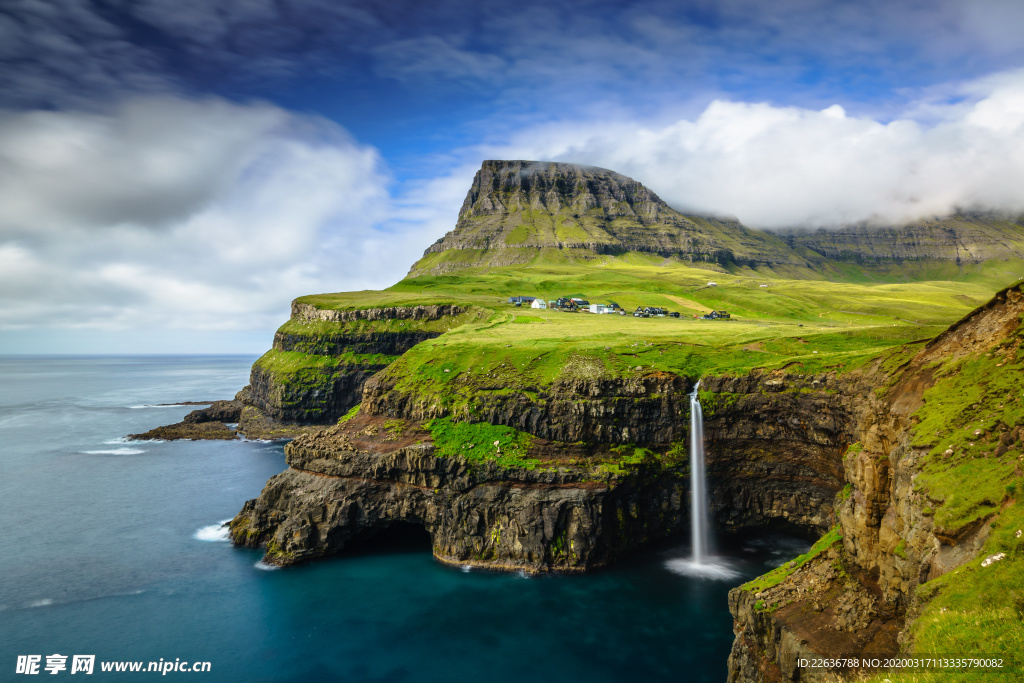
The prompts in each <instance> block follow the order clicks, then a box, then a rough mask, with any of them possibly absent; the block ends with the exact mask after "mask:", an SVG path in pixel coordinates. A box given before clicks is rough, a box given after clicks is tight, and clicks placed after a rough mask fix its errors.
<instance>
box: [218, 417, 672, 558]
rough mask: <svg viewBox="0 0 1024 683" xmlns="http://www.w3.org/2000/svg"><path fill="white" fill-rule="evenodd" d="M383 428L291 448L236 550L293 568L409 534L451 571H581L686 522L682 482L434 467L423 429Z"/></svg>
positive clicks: (446, 461)
mask: <svg viewBox="0 0 1024 683" xmlns="http://www.w3.org/2000/svg"><path fill="white" fill-rule="evenodd" d="M384 422H385V421H383V420H381V419H379V418H372V417H359V418H356V419H354V420H352V421H350V422H349V423H346V424H344V425H338V426H335V427H331V428H328V429H326V430H323V431H320V432H317V433H315V434H309V435H305V436H302V437H300V438H298V439H296V440H295V441H293V442H292V443H290V444H289V445H288V446H287V448H286V454H287V460H288V464H289V465H290V468H289V469H288V470H286V471H285V472H283V473H281V474H279V475H277V476H275V477H273V478H272V479H271V480H270V481H269V482H267V486H266V487H265V488H264V490H263V493H262V494H261V495H260V497H259V498H258V499H255V500H251V501H249V502H247V503H246V504H245V507H243V509H242V511H241V512H240V513H239V514H238V516H237V517H235V519H234V520H233V521H232V522H231V534H232V538H233V539H234V541H235V542H236V543H238V544H241V545H246V546H250V547H265V548H266V558H265V559H266V561H268V562H272V563H275V564H280V565H289V564H295V563H298V562H303V561H308V560H311V559H315V558H319V557H324V556H327V555H332V554H336V553H338V552H340V551H342V550H343V549H344V548H346V546H348V545H350V544H351V543H353V542H357V541H359V540H360V539H363V538H366V537H369V536H372V535H373V534H375V533H377V532H379V531H381V530H383V529H386V528H388V527H389V526H391V525H393V524H395V523H411V524H416V525H419V526H422V527H423V528H424V529H425V530H426V531H427V532H428V533H429V534H430V537H431V542H432V545H433V551H434V556H435V557H436V558H437V559H438V560H440V561H442V562H445V563H448V564H456V565H462V566H467V565H468V566H480V567H485V568H489V569H501V570H522V571H527V572H539V571H559V572H578V571H584V570H587V569H592V568H594V567H599V566H602V565H604V564H607V563H608V562H611V561H613V560H614V559H617V558H618V557H621V556H622V555H624V554H625V553H627V552H629V551H630V550H633V549H635V548H637V547H639V546H640V545H642V544H643V543H645V542H646V541H647V540H648V539H649V538H652V537H660V536H664V535H667V534H670V533H672V532H677V531H679V530H680V529H681V528H682V525H683V524H684V523H685V516H684V515H685V513H684V509H685V506H683V505H680V501H681V499H682V497H683V491H682V488H681V484H680V482H679V481H678V480H677V479H675V478H672V477H655V478H652V479H644V478H642V477H638V476H633V475H626V476H623V477H606V476H601V475H599V474H598V473H595V472H592V471H584V470H580V469H575V468H544V469H536V470H529V469H507V468H503V467H500V466H498V465H497V464H495V463H493V462H491V463H470V462H468V461H466V460H465V459H464V458H461V457H455V458H446V457H437V456H435V455H434V448H433V446H432V445H431V444H430V443H429V442H425V440H426V438H427V435H426V434H425V433H424V432H422V431H420V430H418V429H416V428H411V429H406V430H403V433H402V436H401V437H400V438H397V439H395V440H393V441H387V440H382V439H381V438H379V436H378V434H379V432H380V430H381V429H382V428H383V424H384Z"/></svg>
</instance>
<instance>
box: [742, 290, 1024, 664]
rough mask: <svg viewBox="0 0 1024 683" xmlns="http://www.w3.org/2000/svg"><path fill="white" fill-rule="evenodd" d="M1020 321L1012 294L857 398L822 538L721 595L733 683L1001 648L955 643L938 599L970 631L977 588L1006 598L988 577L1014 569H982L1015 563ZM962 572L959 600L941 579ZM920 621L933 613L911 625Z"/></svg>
mask: <svg viewBox="0 0 1024 683" xmlns="http://www.w3.org/2000/svg"><path fill="white" fill-rule="evenodd" d="M1022 316H1024V294H1022V292H1021V287H1020V285H1017V286H1015V287H1011V288H1009V289H1007V290H1004V291H1002V292H1000V293H999V294H998V295H997V296H996V297H995V298H994V299H993V300H992V301H991V302H989V303H988V304H987V305H985V306H983V307H981V308H980V309H978V310H976V311H974V312H973V313H972V314H970V315H969V316H967V317H966V318H964V319H963V320H961V321H960V322H958V323H956V324H954V325H953V326H951V327H950V328H949V330H947V331H946V332H945V333H943V334H941V335H940V336H938V337H937V338H935V339H934V340H932V341H931V342H929V343H928V344H927V345H925V346H924V348H922V349H921V350H920V351H919V352H918V353H916V355H914V356H913V357H912V358H910V359H909V360H908V361H907V362H906V363H905V364H904V365H903V366H902V367H900V368H899V369H898V370H897V371H896V372H895V373H893V374H889V373H885V374H883V375H878V376H876V384H877V385H878V387H879V388H878V389H876V391H872V392H869V393H865V394H864V395H863V396H862V399H861V400H860V401H859V402H858V405H859V410H858V411H857V412H856V413H855V414H854V416H853V417H854V425H855V426H854V428H853V430H852V433H851V437H852V438H853V439H855V441H854V442H853V444H852V446H851V447H850V448H849V450H848V451H847V453H846V454H845V455H844V457H843V459H842V466H843V470H844V479H845V481H846V486H845V488H844V490H843V491H842V492H841V494H840V495H839V496H838V497H837V500H836V519H837V521H838V525H837V527H836V530H835V536H834V537H833V538H832V540H831V542H830V543H829V544H827V545H825V546H823V547H822V548H820V549H819V551H818V554H816V555H815V556H814V557H807V558H801V561H800V562H794V563H790V564H791V565H793V566H786V567H783V568H782V569H781V570H777V572H775V573H774V576H773V575H772V574H770V575H768V576H767V577H762V579H759V580H755V581H754V582H751V583H749V584H746V585H745V586H743V587H741V588H737V589H734V590H733V591H732V592H731V593H730V610H731V611H732V613H733V616H734V618H735V631H736V635H737V637H736V641H735V644H734V647H733V652H732V656H731V657H730V664H729V667H730V680H731V681H752V680H758V681H760V680H766V681H773V680H780V681H782V680H786V681H788V680H800V681H805V680H825V677H826V676H827V675H833V674H836V673H842V671H838V672H837V671H831V672H830V671H828V670H824V669H822V670H807V669H800V668H799V667H797V665H796V662H797V659H798V658H799V657H801V656H826V657H829V656H839V655H843V656H864V655H869V654H879V655H884V654H894V653H896V652H914V651H915V648H918V650H917V651H923V652H924V653H931V654H935V653H940V652H946V651H959V650H954V649H949V650H946V649H932V650H929V649H926V648H929V647H930V648H940V647H941V648H963V647H967V650H968V651H967V652H966V654H970V653H973V652H977V653H981V652H989V651H990V650H989V649H984V648H985V647H986V644H987V645H988V647H989V648H993V649H992V652H1000V651H1003V650H1002V649H1001V647H1000V646H998V645H993V644H992V643H998V642H999V641H998V637H997V636H998V633H999V630H1000V629H999V627H997V626H995V625H993V624H990V625H989V626H988V627H987V631H986V632H985V636H984V637H985V638H986V639H988V640H987V642H986V643H984V644H983V643H982V642H980V641H979V642H974V643H973V644H972V643H966V644H965V643H960V642H958V637H959V636H960V635H961V634H960V632H959V631H958V630H957V629H958V628H960V627H959V626H957V625H954V624H956V623H957V621H956V618H955V617H954V616H953V615H950V616H949V617H945V616H944V615H945V614H948V612H949V608H948V607H947V606H944V605H943V604H942V598H943V596H944V595H948V596H956V599H958V600H959V601H960V602H958V603H956V604H958V605H961V606H962V607H963V611H962V612H961V613H960V614H959V615H958V617H959V619H960V620H961V621H962V622H968V621H970V622H973V623H975V624H977V623H980V621H979V619H982V618H984V619H991V617H990V616H988V615H987V614H986V616H984V617H982V616H980V615H981V614H983V613H984V612H985V610H988V609H991V608H989V607H987V605H986V603H987V602H988V601H989V600H991V599H993V598H994V599H995V600H997V601H998V600H1000V598H999V597H998V595H993V596H991V597H989V596H986V595H985V591H994V592H995V593H996V594H998V593H1000V592H1003V591H1005V589H1004V588H1000V587H999V583H998V582H999V581H1000V580H1005V581H1006V588H1009V586H1011V585H1013V583H1015V581H1016V580H1017V579H1016V578H1013V579H1000V577H999V572H1000V571H1008V572H1012V571H1014V570H1013V569H1012V565H1006V566H1000V567H997V568H992V563H993V562H996V561H999V560H1002V559H1003V558H1005V557H1007V554H1008V553H1014V554H1015V553H1017V552H1019V548H1018V546H1019V540H1018V539H1020V538H1021V532H1020V531H1019V527H1016V525H1017V524H1019V521H1015V520H1016V518H1018V517H1019V514H1018V513H1016V511H1015V507H1014V502H1015V500H1014V493H1015V490H1016V483H1015V482H1016V481H1017V479H1018V478H1019V477H1020V476H1021V475H1022V474H1024V472H1022V471H1021V468H1020V464H1019V461H1020V460H1021V459H1022V458H1024V456H1022V455H1021V448H1022V445H1021V431H1022V428H1021V426H1020V424H1021V422H1024V407H1022V395H1024V373H1022V372H1021V363H1020V359H1018V356H1017V354H1018V350H1019V348H1020V345H1021V343H1022V336H1024V326H1022ZM947 444H948V446H947ZM1003 517H1005V518H1006V519H1005V520H1004V519H1002V518H1003ZM1003 526H1005V527H1006V531H1005V532H1003V533H1002V534H1000V533H999V530H1000V529H1001V527H1003ZM1015 528H1017V529H1018V530H1017V531H1014V529H1015ZM993 530H996V531H995V532H993ZM986 555H988V558H987V563H983V562H982V557H984V556H986ZM992 558H997V559H995V560H993V559H992ZM796 565H799V566H796ZM962 568H963V569H964V570H966V571H967V572H975V571H983V572H988V573H989V575H990V577H991V578H987V579H985V582H981V583H980V584H979V585H977V586H975V585H970V586H969V587H968V588H966V591H965V588H964V587H963V586H961V585H959V584H958V583H957V582H956V581H953V582H952V583H950V582H944V579H945V578H946V577H948V576H950V575H951V572H959V571H960V570H961V569H962ZM1009 576H1015V575H1013V574H1009ZM989 581H995V582H996V584H995V586H994V587H993V586H991V585H987V583H986V582H989ZM944 591H945V592H944ZM965 594H966V596H967V597H966V599H965V598H964V596H965ZM937 596H938V597H937ZM949 599H953V598H949ZM929 611H931V612H934V613H935V614H933V615H931V617H930V618H924V617H922V615H925V616H928V613H929ZM908 615H909V617H910V618H908ZM936 624H938V625H936ZM964 632H966V630H965V631H964ZM950 643H952V645H951V644H950ZM997 647H1000V649H995V648H997ZM846 673H850V674H852V673H853V672H849V671H847V672H846Z"/></svg>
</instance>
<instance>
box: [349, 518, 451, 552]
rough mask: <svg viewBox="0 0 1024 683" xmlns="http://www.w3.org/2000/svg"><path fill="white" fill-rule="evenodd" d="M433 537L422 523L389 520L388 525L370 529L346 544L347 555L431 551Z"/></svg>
mask: <svg viewBox="0 0 1024 683" xmlns="http://www.w3.org/2000/svg"><path fill="white" fill-rule="evenodd" d="M432 548H433V539H432V538H431V537H430V534H429V533H428V532H427V530H426V528H425V527H424V526H423V525H422V524H418V523H416V522H389V523H388V524H387V525H386V526H380V527H377V528H375V529H368V530H367V531H366V533H364V534H362V535H360V536H359V537H358V538H356V539H353V540H351V541H349V542H348V543H347V544H346V545H345V554H346V555H397V554H409V553H423V552H426V553H429V552H431V549H432Z"/></svg>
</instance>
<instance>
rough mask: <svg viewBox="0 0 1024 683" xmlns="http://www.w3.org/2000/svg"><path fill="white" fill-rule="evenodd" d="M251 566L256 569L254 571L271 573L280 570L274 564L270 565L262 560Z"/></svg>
mask: <svg viewBox="0 0 1024 683" xmlns="http://www.w3.org/2000/svg"><path fill="white" fill-rule="evenodd" d="M253 566H254V567H256V569H262V570H263V571H265V572H272V571H277V570H278V569H280V567H278V566H277V565H276V564H270V563H269V562H264V561H263V560H260V561H259V562H257V563H256V564H254V565H253Z"/></svg>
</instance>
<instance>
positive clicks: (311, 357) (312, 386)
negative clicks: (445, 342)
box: [239, 300, 472, 438]
mask: <svg viewBox="0 0 1024 683" xmlns="http://www.w3.org/2000/svg"><path fill="white" fill-rule="evenodd" d="M471 314H472V312H471V308H470V307H468V306H457V305H453V304H440V305H429V306H390V307H382V308H368V309H343V310H336V309H322V308H318V307H316V306H313V305H311V304H307V303H303V302H302V301H300V300H296V301H295V302H293V303H292V316H291V318H290V319H289V321H288V322H287V323H285V324H284V325H283V326H281V328H280V329H279V330H278V331H277V333H276V334H275V335H274V345H273V348H272V349H271V350H270V351H268V352H267V353H266V354H264V356H263V357H262V358H260V359H259V360H258V361H256V363H254V364H253V367H252V371H251V373H250V378H249V386H248V387H246V389H245V390H244V391H243V393H242V400H243V401H244V403H245V408H244V409H243V411H242V415H241V419H240V427H239V429H240V431H242V432H244V433H246V434H247V435H249V436H251V437H254V438H255V437H258V436H263V437H275V436H288V435H293V434H295V433H299V432H301V431H306V430H303V429H297V427H301V426H303V425H323V424H330V423H331V422H334V421H336V420H337V419H338V418H339V417H340V416H342V415H344V414H345V413H346V412H348V411H349V410H350V409H352V407H354V406H355V405H356V404H357V403H359V401H360V396H361V393H362V388H363V384H365V382H366V381H367V380H368V379H369V378H370V377H372V376H373V375H375V374H376V373H378V372H380V371H381V370H383V369H384V368H386V367H388V365H390V364H391V363H392V362H393V361H394V360H395V359H396V358H398V357H399V356H400V355H402V354H403V353H405V352H406V351H408V350H409V349H411V348H412V347H413V346H415V345H417V344H419V343H420V342H422V341H424V340H426V339H432V338H434V337H437V336H439V335H440V334H442V331H443V329H446V327H447V325H451V324H456V325H457V324H460V323H461V322H463V321H464V318H466V316H467V315H471Z"/></svg>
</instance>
